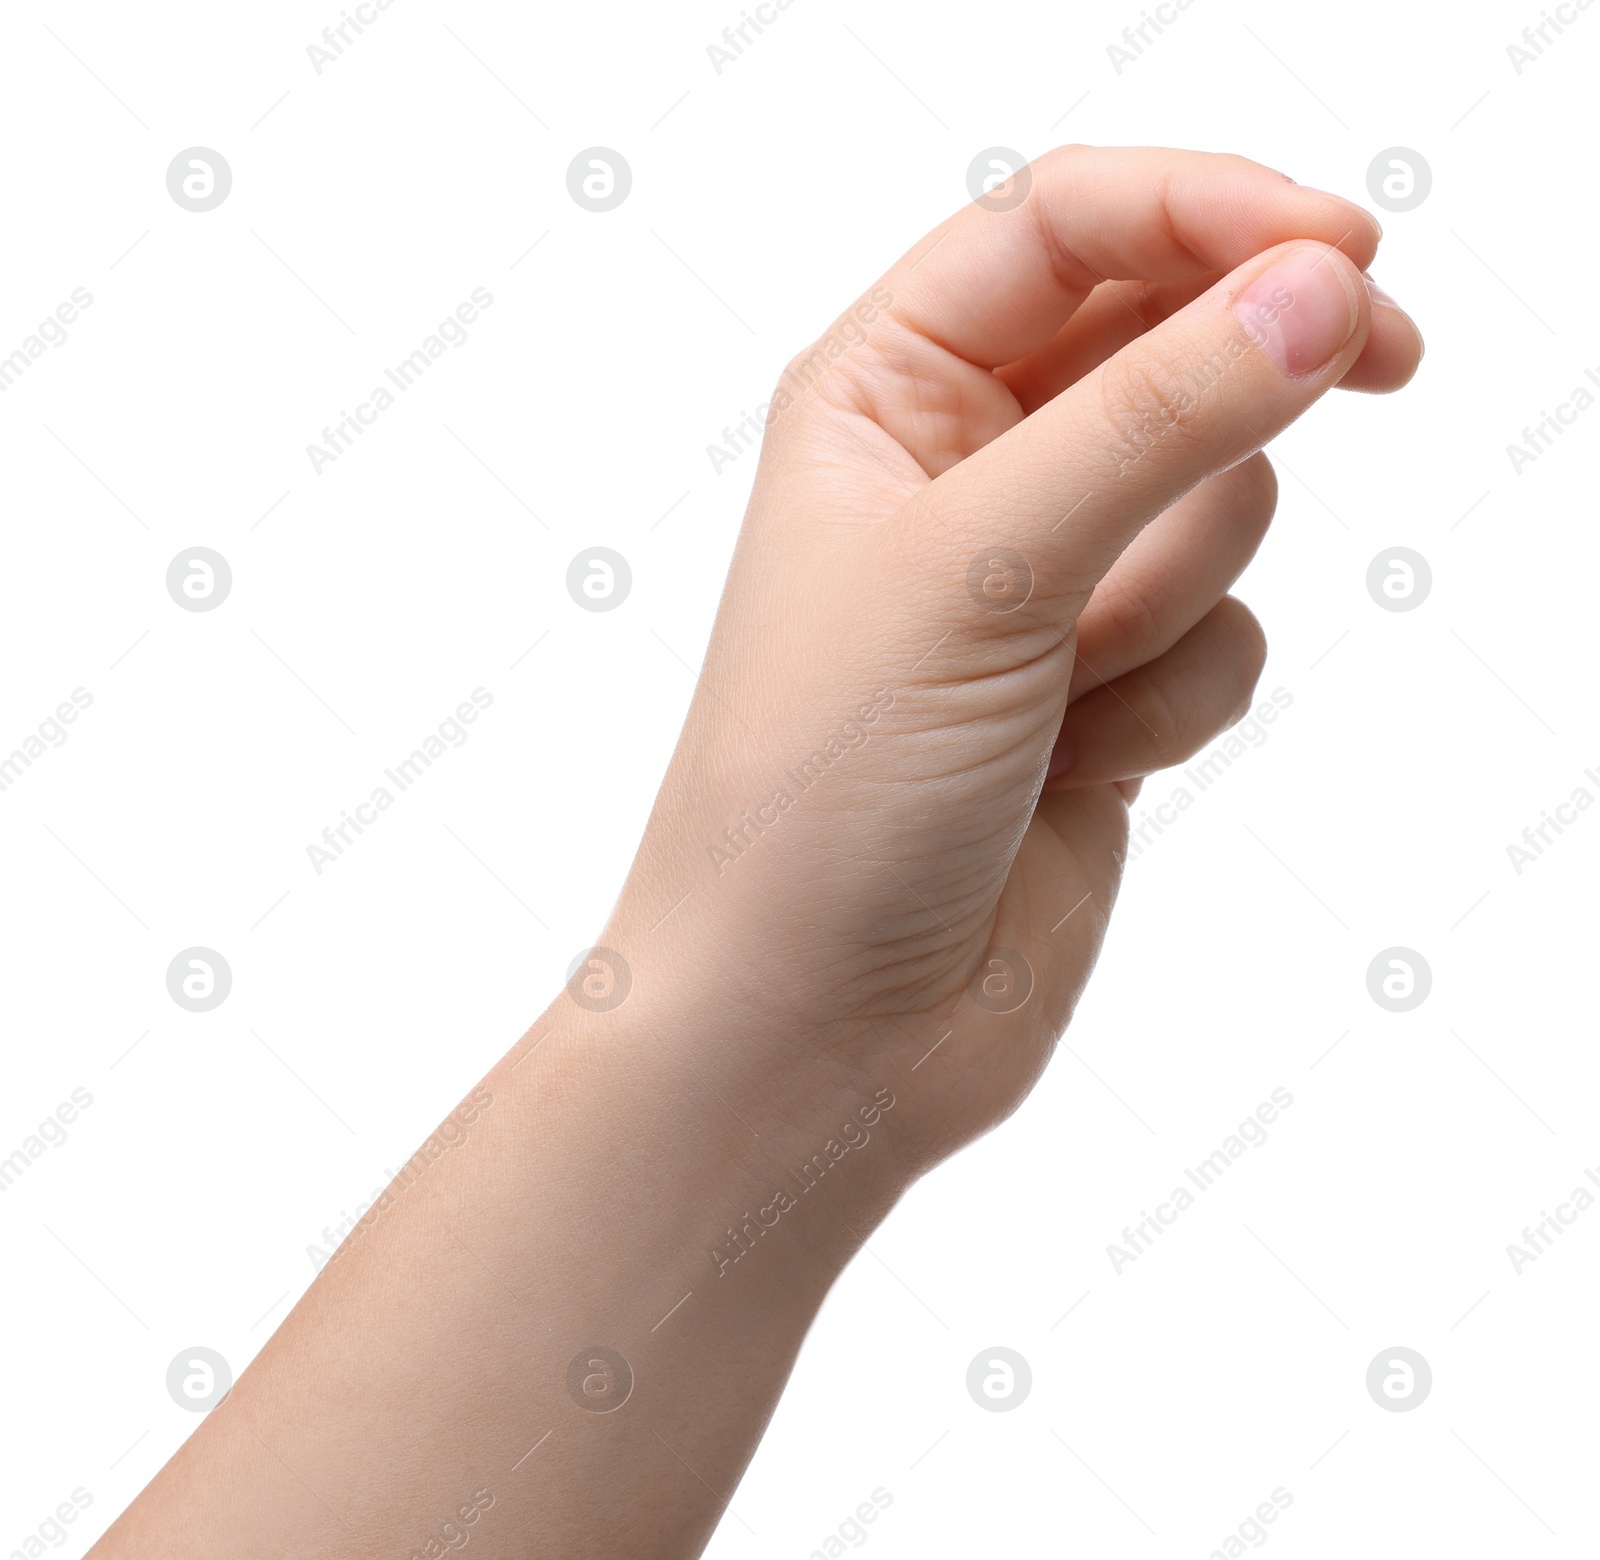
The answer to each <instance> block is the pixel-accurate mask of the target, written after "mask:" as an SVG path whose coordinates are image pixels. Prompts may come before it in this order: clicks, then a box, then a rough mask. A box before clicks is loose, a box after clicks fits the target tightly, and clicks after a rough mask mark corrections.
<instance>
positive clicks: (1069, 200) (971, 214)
mask: <svg viewBox="0 0 1600 1560" xmlns="http://www.w3.org/2000/svg"><path fill="white" fill-rule="evenodd" d="M1023 181H1027V185H1028V192H1027V195H1026V198H1025V199H1022V200H1021V201H1020V203H1018V204H1015V205H1010V204H1009V199H1008V197H1009V196H1010V195H1011V193H1012V192H1013V190H1014V191H1016V192H1017V193H1020V191H1021V188H1022V185H1023ZM1380 235H1381V229H1380V228H1379V227H1378V224H1377V222H1376V221H1375V220H1374V219H1373V218H1372V217H1370V216H1369V215H1368V214H1367V213H1366V212H1364V211H1362V209H1361V208H1360V207H1359V206H1355V205H1352V204H1351V203H1350V202H1348V201H1345V200H1341V199H1340V198H1339V197H1338V196H1336V195H1328V194H1324V193H1323V192H1321V191H1318V190H1310V189H1304V188H1302V187H1301V186H1300V185H1298V184H1294V183H1292V182H1290V181H1289V180H1288V179H1286V178H1285V177H1284V176H1283V175H1282V174H1280V173H1275V172H1274V171H1273V170H1272V169H1270V168H1264V167H1262V166H1261V164H1259V163H1254V162H1250V161H1249V160H1248V159H1246V158H1243V157H1231V156H1219V155H1216V154H1213V153H1207V152H1184V151H1172V150H1168V149H1166V148H1163V147H1087V146H1064V147H1058V148H1056V150H1054V151H1051V152H1047V153H1046V154H1045V155H1044V156H1043V157H1041V158H1039V159H1038V160H1037V161H1035V162H1033V163H1030V164H1029V165H1028V166H1027V167H1026V168H1025V169H1023V170H1022V171H1021V172H1020V173H1019V174H1018V175H1016V177H1015V179H1014V180H1013V181H1012V182H1011V183H1010V184H1008V185H1006V186H1002V187H1001V189H1000V190H999V191H997V192H995V193H994V194H992V195H991V196H988V197H985V200H984V202H982V203H974V204H973V205H970V206H967V207H966V208H965V209H963V210H962V211H960V212H958V213H957V214H956V215H955V216H954V217H952V218H951V220H950V221H949V222H948V223H946V224H945V225H944V226H943V227H942V228H941V229H939V230H938V231H936V232H934V233H931V234H929V235H928V236H927V238H925V239H924V240H923V241H922V242H921V243H919V244H917V245H916V246H915V247H914V248H913V249H912V250H910V251H909V252H908V253H907V254H906V255H905V257H904V258H903V259H901V260H900V262H899V263H898V264H897V265H895V266H894V267H893V268H892V269H891V270H890V271H889V272H888V274H887V275H885V276H884V278H883V280H882V283H881V285H882V286H883V287H884V288H885V289H887V291H888V292H889V293H890V294H891V296H892V297H893V300H894V301H893V303H892V305H891V306H890V311H889V312H890V314H891V316H892V317H893V319H894V320H896V321H897V322H899V323H900V324H902V325H904V326H907V327H909V328H910V329H911V330H912V331H914V332H915V333H917V334H918V335H921V336H925V337H927V338H928V339H929V340H930V341H934V342H937V343H938V344H940V345H941V346H943V347H945V348H947V349H948V350H949V351H951V352H953V353H955V354H956V355H957V356H958V357H961V358H964V359H965V360H966V361H968V362H970V363H977V364H981V365H982V366H983V367H986V368H997V367H999V366H1000V365H1001V364H1004V363H1014V362H1015V361H1016V360H1017V359H1018V358H1021V357H1023V356H1024V355H1025V354H1027V353H1029V352H1032V351H1034V350H1036V349H1037V348H1039V347H1042V346H1044V345H1045V343H1047V342H1048V341H1049V340H1050V339H1051V337H1052V336H1054V335H1055V333H1056V332H1057V331H1058V330H1059V329H1060V328H1061V326H1062V325H1063V324H1064V323H1065V322H1066V320H1067V318H1068V317H1069V316H1070V315H1071V314H1072V313H1073V311H1074V310H1075V309H1076V308H1077V307H1078V306H1079V304H1081V303H1082V302H1083V300H1084V298H1085V297H1087V296H1088V294H1089V293H1090V292H1091V291H1092V290H1093V289H1094V288H1095V287H1096V286H1097V285H1098V284H1099V283H1100V282H1103V281H1105V280H1106V279H1108V278H1112V279H1123V280H1141V281H1149V282H1156V283H1167V282H1182V281H1184V280H1186V279H1191V278H1195V277H1200V276H1204V275H1205V274H1206V273H1207V272H1215V273H1219V274H1220V273H1225V272H1228V271H1231V270H1233V269H1234V268H1235V267H1236V266H1239V265H1242V264H1243V263H1244V262H1245V261H1247V260H1248V259H1250V257H1251V256H1252V255H1257V254H1260V253H1261V252H1262V251H1263V250H1265V249H1270V248H1272V247H1273V246H1274V245H1277V244H1281V243H1284V242H1286V241H1287V240H1289V239H1293V238H1308V239H1315V240H1317V241H1319V242H1321V243H1323V244H1326V245H1332V246H1335V247H1338V248H1342V249H1343V250H1344V251H1345V253H1346V254H1348V255H1349V256H1350V257H1351V259H1353V260H1354V261H1355V263H1356V266H1357V268H1358V269H1362V268H1365V267H1366V266H1368V265H1370V264H1371V263H1372V257H1373V254H1374V253H1375V251H1376V249H1377V244H1378V239H1379V237H1380Z"/></svg>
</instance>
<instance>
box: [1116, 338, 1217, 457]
mask: <svg viewBox="0 0 1600 1560" xmlns="http://www.w3.org/2000/svg"><path fill="white" fill-rule="evenodd" d="M1100 411H1101V415H1102V417H1103V418H1104V425H1105V431H1106V440H1107V453H1108V454H1109V455H1110V456H1111V458H1112V460H1113V461H1114V462H1115V464H1116V468H1117V471H1118V473H1119V474H1120V475H1127V474H1128V473H1130V472H1132V471H1134V470H1136V469H1137V468H1138V467H1139V466H1140V465H1141V464H1142V463H1143V462H1145V461H1146V460H1150V459H1155V460H1156V461H1158V462H1159V461H1161V460H1163V459H1166V458H1170V457H1171V456H1173V455H1178V456H1181V455H1183V454H1184V453H1186V452H1187V451H1189V450H1191V449H1192V448H1193V447H1194V446H1195V445H1196V444H1197V443H1198V442H1199V441H1200V439H1201V436H1202V432H1201V424H1200V418H1199V413H1198V406H1197V403H1196V401H1195V399H1194V397H1193V395H1191V394H1190V392H1189V391H1187V390H1186V389H1184V388H1183V386H1182V385H1181V384H1179V383H1178V382H1177V380H1176V378H1175V377H1174V376H1173V374H1172V373H1171V372H1170V370H1169V369H1168V368H1167V367H1166V366H1165V365H1164V364H1162V363H1161V362H1159V361H1158V360H1156V359H1153V358H1151V357H1149V356H1148V355H1146V354H1144V353H1127V354H1124V355H1122V356H1121V357H1118V358H1113V359H1112V360H1111V362H1110V363H1108V364H1107V365H1106V367H1105V369H1104V371H1103V372H1102V374H1101V376H1100Z"/></svg>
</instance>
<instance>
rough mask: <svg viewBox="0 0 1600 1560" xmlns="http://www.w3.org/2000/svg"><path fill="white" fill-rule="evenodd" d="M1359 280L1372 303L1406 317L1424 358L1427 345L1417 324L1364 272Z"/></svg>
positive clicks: (1401, 306)
mask: <svg viewBox="0 0 1600 1560" xmlns="http://www.w3.org/2000/svg"><path fill="white" fill-rule="evenodd" d="M1361 280H1362V281H1364V282H1365V283H1366V284H1367V294H1368V296H1369V297H1370V298H1371V299H1372V301H1373V302H1374V303H1379V304H1382V305H1383V307H1384V308H1386V309H1399V311H1400V312H1401V313H1402V314H1405V315H1406V324H1408V325H1409V326H1410V327H1411V329H1412V330H1413V331H1414V332H1416V337H1417V346H1418V348H1419V350H1420V352H1421V354H1422V355H1423V356H1426V355H1427V351H1428V343H1427V342H1426V341H1424V340H1423V339H1422V332H1421V331H1420V330H1417V322H1416V321H1415V320H1414V319H1412V318H1411V316H1410V315H1409V314H1406V311H1405V308H1404V306H1403V305H1402V304H1400V303H1398V302H1397V301H1396V300H1395V299H1393V298H1391V297H1390V296H1389V294H1388V293H1386V292H1385V291H1384V290H1383V289H1382V288H1381V287H1380V286H1379V285H1378V284H1377V283H1376V282H1375V281H1373V279H1372V278H1371V277H1370V276H1369V275H1367V273H1366V272H1365V271H1363V272H1362V273H1361Z"/></svg>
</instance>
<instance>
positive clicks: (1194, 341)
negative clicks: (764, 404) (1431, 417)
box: [903, 241, 1372, 648]
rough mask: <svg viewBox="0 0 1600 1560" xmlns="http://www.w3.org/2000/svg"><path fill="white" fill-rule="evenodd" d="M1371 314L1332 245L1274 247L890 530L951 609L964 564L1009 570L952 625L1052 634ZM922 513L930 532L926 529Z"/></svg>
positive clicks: (1329, 380) (1309, 397) (1327, 379)
mask: <svg viewBox="0 0 1600 1560" xmlns="http://www.w3.org/2000/svg"><path fill="white" fill-rule="evenodd" d="M1371 312H1372V311H1371V300H1370V297H1369V295H1368V292H1367V288H1366V284H1365V282H1364V281H1363V279H1362V276H1361V274H1360V272H1359V271H1357V269H1356V268H1355V266H1354V265H1353V264H1352V263H1351V262H1350V261H1349V260H1348V259H1347V258H1346V257H1345V256H1344V255H1343V254H1341V253H1340V252H1339V251H1338V250H1337V249H1333V248H1330V247H1329V246H1328V245H1326V244H1317V243H1306V242H1303V241H1302V242H1294V243H1288V244H1283V245H1279V246H1278V247H1277V248H1276V249H1273V250H1270V251H1268V252H1267V253H1266V254H1264V255H1259V256H1257V257H1256V258H1255V259H1254V260H1252V261H1250V262H1249V263H1248V264H1247V265H1244V266H1241V267H1240V268H1239V269H1238V270H1236V271H1234V272H1232V273H1231V274H1230V275H1228V276H1227V277H1224V278H1223V279H1222V280H1221V281H1219V282H1218V283H1217V284H1216V285H1215V286H1213V287H1212V288H1210V289H1209V290H1208V291H1207V292H1205V293H1204V294H1202V295H1201V296H1200V297H1199V298H1197V299H1195V300H1194V302H1192V303H1190V304H1188V305H1187V306H1186V307H1184V308H1183V309H1181V310H1179V311H1178V312H1177V313H1176V314H1174V315H1172V316H1171V317H1170V318H1168V319H1166V320H1164V321H1163V322H1162V323H1161V324H1159V325H1158V326H1156V327H1155V328H1154V329H1152V330H1150V331H1148V332H1146V333H1145V334H1144V335H1142V336H1140V337H1139V338H1138V339H1137V340H1135V341H1133V342H1130V343H1129V344H1128V345H1127V346H1125V347H1124V348H1122V350H1121V351H1119V352H1117V353H1116V354H1115V355H1114V356H1112V357H1110V358H1108V359H1107V360H1106V361H1105V362H1104V363H1102V364H1101V365H1100V366H1099V367H1098V368H1097V369H1095V370H1094V371H1093V372H1091V373H1089V374H1087V375H1085V376H1084V377H1083V378H1082V379H1080V380H1078V381H1077V382H1076V383H1075V384H1073V385H1072V386H1071V387H1070V388H1068V389H1067V390H1065V391H1063V392H1062V393H1061V394H1060V395H1058V396H1056V397H1055V398H1054V399H1053V400H1051V401H1050V402H1048V403H1047V404H1046V405H1045V406H1043V407H1041V408H1040V409H1039V410H1038V411H1036V412H1034V413H1033V414H1032V415H1031V416H1029V417H1027V418H1025V419H1024V420H1023V421H1022V422H1020V423H1018V424H1017V425H1016V426H1015V427H1013V428H1011V429H1009V430H1008V431H1007V432H1006V433H1004V434H1002V435H1001V436H1000V437H999V438H997V439H995V440H994V441H993V442H991V443H990V444H987V445H985V446H984V447H983V448H982V449H981V450H979V451H977V452H976V453H975V454H973V455H971V456H969V457H968V458H967V459H966V460H964V461H962V462H961V463H960V464H959V465H957V466H954V467H952V468H951V469H950V470H949V471H947V472H945V473H944V474H943V475H942V476H940V477H939V478H938V479H937V480H936V481H935V482H933V483H932V484H931V485H930V486H929V487H928V488H926V489H924V490H923V492H922V493H921V495H920V496H919V497H918V499H917V500H916V501H915V502H914V503H913V504H911V505H909V506H908V508H907V511H906V512H905V515H904V517H903V518H904V520H905V523H906V524H908V525H912V526H915V527H917V529H918V531H919V533H920V535H921V538H922V539H923V540H924V541H925V542H926V541H932V542H933V543H934V546H935V548H936V550H937V551H938V552H940V553H943V554H945V557H944V559H943V560H942V562H943V563H944V564H945V565H949V566H953V567H950V568H949V569H948V572H945V574H944V580H945V581H947V582H949V583H948V584H947V586H946V589H947V590H949V591H950V594H951V596H952V599H954V600H957V601H959V600H960V598H961V595H963V594H966V593H967V592H965V591H963V590H962V586H963V585H964V584H966V583H967V582H968V576H969V573H970V571H969V567H968V566H969V564H970V563H971V562H972V560H973V557H974V556H978V557H982V556H985V555H987V554H1004V555H1005V556H1006V557H1007V558H1008V559H1009V563H1010V567H1009V568H1007V569H1001V570H998V571H995V572H993V573H991V574H987V575H985V574H982V572H981V571H980V573H979V575H978V576H977V577H981V578H983V579H986V580H989V581H991V582H997V584H998V589H999V590H1000V591H1001V592H1002V597H1001V599H1000V600H999V601H998V602H995V601H990V602H985V603H984V605H985V606H987V607H988V609H989V610H988V611H980V612H978V613H976V614H974V613H972V612H971V610H970V605H971V604H970V602H969V603H968V604H967V610H966V611H963V612H962V613H961V614H960V616H961V617H962V618H964V619H966V620H967V621H969V622H970V623H971V624H972V627H973V629H974V630H975V631H976V632H977V633H978V634H980V635H981V636H982V638H984V639H985V640H992V637H993V635H994V633H995V632H996V631H997V630H998V631H1000V632H1002V633H1005V632H1008V631H1013V630H1021V631H1023V632H1025V633H1026V632H1027V631H1028V630H1030V629H1031V630H1032V631H1033V632H1034V633H1038V632H1039V631H1040V630H1041V629H1044V628H1048V629H1049V630H1050V631H1052V632H1062V631H1065V630H1066V629H1067V628H1068V627H1069V626H1070V625H1071V624H1072V623H1073V622H1074V621H1075V620H1076V618H1077V615H1078V613H1079V612H1080V611H1081V610H1082V608H1083V606H1084V605H1085V603H1087V601H1088V599H1089V596H1090V595H1091V593H1092V592H1093V590H1094V587H1095V585H1096V584H1097V583H1098V581H1099V580H1100V579H1101V578H1102V577H1103V576H1104V574H1105V573H1106V571H1107V570H1108V569H1109V568H1110V567H1111V565H1112V564H1113V563H1114V562H1115V561H1116V559H1117V557H1118V556H1119V555H1120V554H1121V552H1122V551H1123V549H1124V548H1125V547H1126V546H1127V545H1128V543H1129V542H1130V541H1132V539H1133V538H1134V537H1135V536H1136V535H1137V534H1138V533H1139V531H1140V530H1141V529H1142V528H1143V527H1144V526H1145V525H1146V524H1147V523H1148V522H1149V521H1151V520H1153V519H1154V518H1155V517H1156V516H1157V515H1159V514H1160V513H1161V512H1162V511H1163V510H1165V509H1167V508H1168V507H1169V506H1170V505H1172V504H1173V503H1174V502H1176V500H1177V499H1179V498H1180V497H1182V496H1183V494H1185V493H1186V492H1188V491H1189V489H1191V488H1192V487H1194V486H1196V485H1197V484H1198V483H1200V482H1202V481H1204V480H1205V479H1206V478H1207V477H1209V476H1212V475H1214V474H1215V473H1217V472H1219V471H1223V470H1226V469H1227V468H1228V467H1230V466H1233V465H1235V464H1237V463H1238V462H1239V461H1241V460H1243V459H1245V458H1246V457H1248V456H1249V455H1251V454H1253V453H1254V452H1255V451H1257V450H1259V449H1260V448H1261V447H1262V445H1264V444H1265V443H1266V442H1267V441H1268V440H1269V439H1271V438H1272V437H1274V436H1275V435H1276V434H1277V433H1279V432H1280V431H1281V430H1282V429H1284V428H1285V427H1287V426H1288V425H1289V424H1290V423H1291V422H1293V421H1294V420H1295V418H1297V417H1298V416H1299V415H1300V414H1301V413H1302V412H1303V411H1305V410H1306V408H1307V407H1309V406H1310V405H1311V404H1312V403H1313V402H1314V401H1316V400H1317V399H1318V398H1319V397H1320V396H1322V395H1323V394H1324V393H1325V392H1327V391H1328V390H1330V389H1331V388H1332V387H1333V386H1334V385H1336V384H1337V383H1338V382H1339V380H1340V378H1341V377H1342V376H1343V375H1344V374H1345V373H1346V372H1347V371H1348V370H1349V369H1350V367H1351V366H1352V365H1353V364H1354V363H1355V361H1356V359H1357V358H1358V357H1359V356H1360V354H1361V350H1362V348H1363V347H1364V346H1365V344H1366V340H1367V332H1368V329H1369V326H1370V323H1371ZM929 511H932V512H933V513H934V514H935V515H936V516H937V517H938V518H939V520H940V521H941V522H942V523H941V524H940V525H939V526H937V527H934V528H929V527H928V526H926V524H925V523H924V522H925V520H926V516H927V513H928V512H929ZM930 529H931V531H932V533H933V534H932V535H930ZM952 554H955V555H956V556H951V555H952ZM929 562H930V563H933V560H932V559H931V558H930V559H929ZM935 567H936V568H937V567H938V565H937V564H935ZM951 587H953V589H952V588H951ZM991 588H993V587H992V586H991ZM1008 592H1009V596H1007V595H1006V594H1005V593H1008ZM1024 603H1026V604H1027V606H1028V608H1029V610H1028V611H1026V612H1015V611H1014V608H1015V607H1017V606H1021V605H1023V604H1024ZM952 648H953V647H952Z"/></svg>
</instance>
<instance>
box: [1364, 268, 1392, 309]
mask: <svg viewBox="0 0 1600 1560" xmlns="http://www.w3.org/2000/svg"><path fill="white" fill-rule="evenodd" d="M1361 280H1362V281H1364V282H1365V283H1366V284H1367V292H1368V293H1369V294H1370V295H1371V298H1372V301H1373V302H1374V303H1385V304H1388V306H1389V307H1390V308H1391V309H1398V308H1399V307H1400V305H1399V304H1398V303H1397V302H1395V300H1394V299H1393V298H1391V297H1390V296H1389V295H1388V293H1386V292H1385V291H1384V290H1383V289H1382V288H1381V287H1380V286H1379V285H1378V284H1377V283H1376V282H1375V281H1373V279H1372V277H1371V275H1370V274H1369V273H1368V272H1366V271H1363V272H1362V273H1361Z"/></svg>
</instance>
